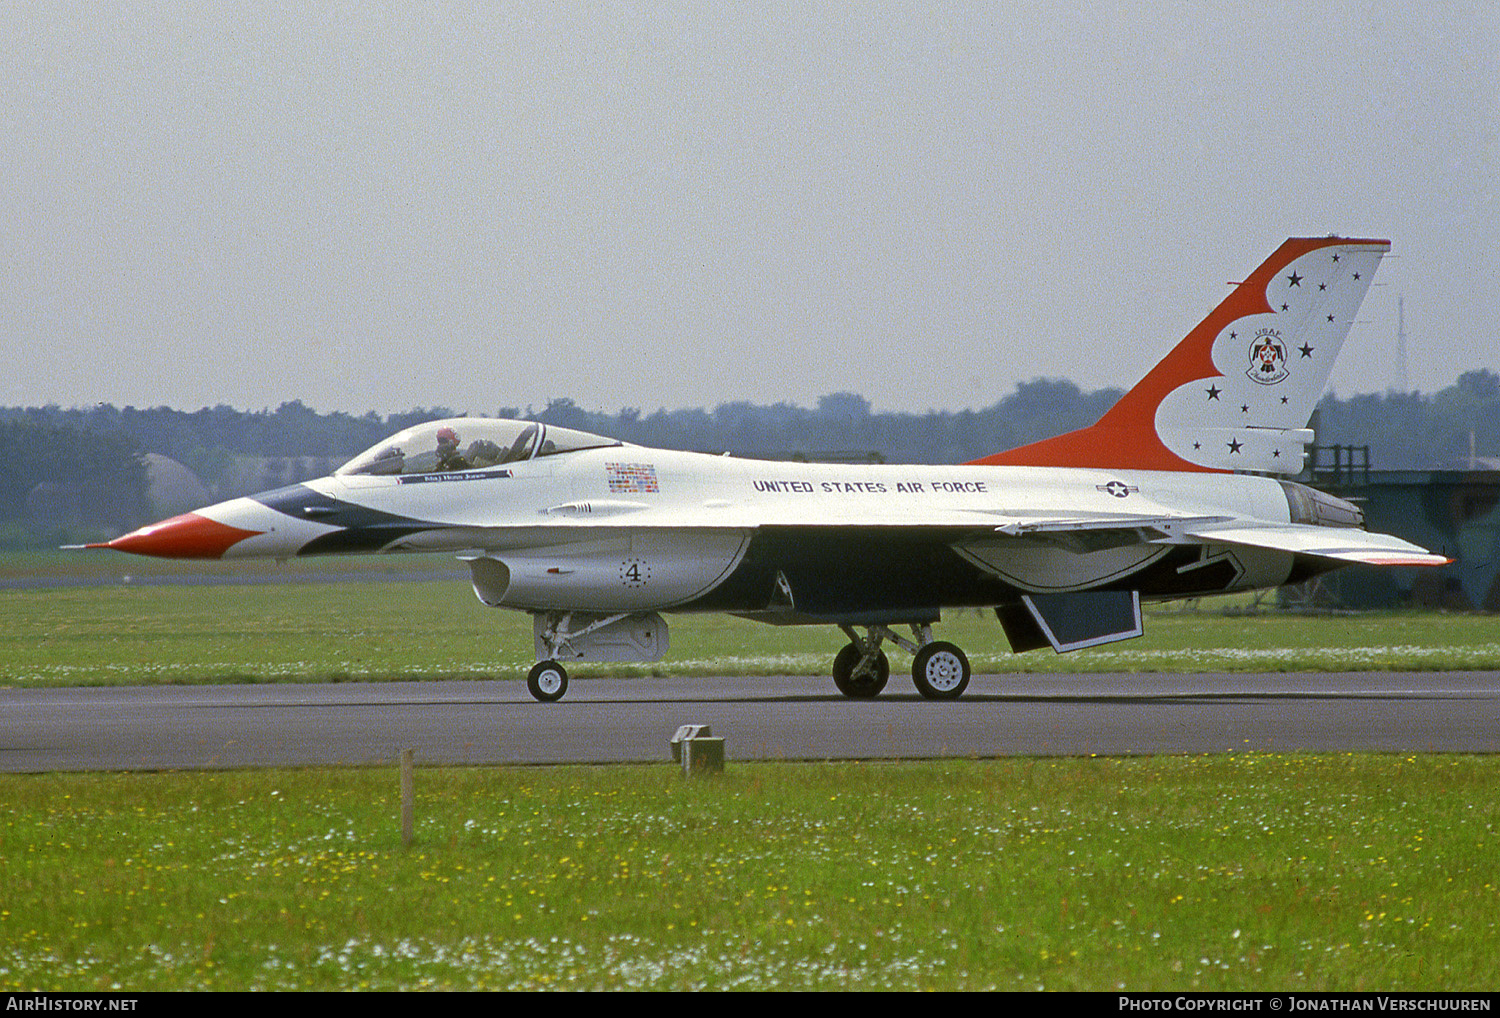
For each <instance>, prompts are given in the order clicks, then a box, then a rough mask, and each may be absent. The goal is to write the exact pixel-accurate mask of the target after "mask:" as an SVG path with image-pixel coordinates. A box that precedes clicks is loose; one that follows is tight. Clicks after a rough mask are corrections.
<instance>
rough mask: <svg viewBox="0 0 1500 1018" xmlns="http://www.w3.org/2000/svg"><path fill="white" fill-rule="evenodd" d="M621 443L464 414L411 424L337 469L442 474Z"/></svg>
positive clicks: (338, 472) (544, 426)
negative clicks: (412, 425)
mask: <svg viewBox="0 0 1500 1018" xmlns="http://www.w3.org/2000/svg"><path fill="white" fill-rule="evenodd" d="M619 444H620V443H619V442H617V441H616V440H614V439H612V438H604V437H602V436H600V435H590V434H589V433H588V432H586V431H574V430H573V429H572V428H559V427H555V426H553V425H550V424H538V423H536V422H534V421H506V420H496V419H492V418H487V417H459V418H453V419H451V420H446V421H428V422H427V423H426V424H418V425H416V426H415V427H411V428H407V429H406V430H405V431H403V432H401V433H400V434H398V435H395V436H393V437H391V438H388V439H386V440H385V441H384V442H381V443H380V444H378V445H376V446H374V447H372V448H370V449H367V450H365V451H364V452H362V453H360V454H359V455H358V456H356V457H354V458H353V459H352V460H350V461H349V462H348V463H345V464H344V465H343V466H341V467H339V468H338V470H336V471H334V473H335V474H336V475H338V476H342V477H347V476H349V475H351V474H365V475H376V476H383V475H392V476H394V475H397V474H400V475H403V476H409V475H412V474H438V473H447V472H450V471H455V470H477V469H480V468H482V467H494V466H499V465H500V464H502V463H519V462H521V461H522V460H529V459H531V458H533V457H536V456H556V455H560V454H562V453H566V452H575V451H577V450H579V449H599V448H602V447H604V446H612V445H619Z"/></svg>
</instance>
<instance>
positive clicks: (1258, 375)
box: [1245, 329, 1287, 385]
mask: <svg viewBox="0 0 1500 1018" xmlns="http://www.w3.org/2000/svg"><path fill="white" fill-rule="evenodd" d="M1245 374H1246V375H1247V376H1249V378H1250V379H1251V380H1252V381H1255V382H1259V383H1260V384H1261V385H1275V384H1276V383H1277V382H1279V381H1281V380H1282V379H1283V378H1285V377H1286V376H1287V370H1286V344H1284V343H1283V342H1282V341H1281V333H1279V332H1277V331H1276V330H1275V329H1261V330H1260V331H1259V332H1257V333H1256V334H1255V339H1254V340H1253V341H1252V342H1251V343H1250V370H1248V371H1246V372H1245Z"/></svg>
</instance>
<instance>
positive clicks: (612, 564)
mask: <svg viewBox="0 0 1500 1018" xmlns="http://www.w3.org/2000/svg"><path fill="white" fill-rule="evenodd" d="M1389 249H1390V244H1389V243H1388V242H1386V241H1383V240H1350V239H1341V238H1336V237H1323V238H1302V239H1291V240H1288V241H1287V242H1286V243H1284V244H1283V245H1281V247H1280V248H1278V249H1277V251H1276V252H1275V253H1274V254H1272V255H1271V257H1270V258H1269V259H1267V260H1266V262H1265V263H1264V264H1263V265H1261V266H1260V268H1258V269H1257V270H1255V272H1254V273H1252V274H1251V275H1250V277H1249V278H1247V279H1246V280H1245V281H1244V282H1242V283H1240V284H1239V285H1238V286H1236V288H1235V289H1234V290H1233V291H1232V292H1231V293H1230V294H1229V296H1228V297H1227V298H1226V299H1225V300H1224V302H1223V303H1222V304H1220V305H1219V306H1218V308H1216V309H1215V310H1214V311H1213V312H1212V313H1211V314H1209V316H1208V317H1207V318H1205V319H1204V320H1203V321H1202V323H1201V324H1199V325H1198V326H1197V328H1195V329H1193V331H1192V332H1190V333H1189V334H1188V335H1187V337H1186V338H1184V339H1183V340H1182V341H1181V342H1180V343H1179V344H1178V345H1177V346H1176V347H1175V348H1174V349H1173V350H1172V351H1171V352H1170V353H1169V354H1167V356H1166V357H1165V358H1164V359H1163V360H1162V361H1161V362H1160V363H1159V364H1157V365H1156V366H1155V368H1153V369H1152V370H1151V372H1150V373H1149V374H1147V375H1146V377H1145V378H1144V379H1142V380H1141V381H1140V382H1139V383H1138V384H1137V385H1136V386H1135V388H1133V389H1131V390H1130V391H1129V392H1128V393H1126V394H1125V396H1124V397H1122V398H1121V399H1120V401H1119V403H1117V404H1116V405H1115V406H1114V407H1113V408H1112V409H1111V410H1110V411H1109V412H1108V413H1107V414H1105V415H1104V417H1103V418H1101V419H1100V420H1099V422H1098V423H1097V424H1095V425H1093V426H1092V427H1088V428H1084V429H1082V430H1079V431H1074V432H1070V433H1068V434H1065V435H1062V436H1059V437H1057V438H1053V439H1049V440H1047V441H1042V442H1037V443H1035V444H1032V445H1028V446H1024V447H1022V448H1018V449H1012V450H1011V451H1009V452H1002V453H998V454H996V455H993V456H987V457H985V458H983V459H979V460H975V461H973V462H970V463H965V464H961V465H953V466H914V465H905V466H903V465H886V464H882V465H858V466H850V465H828V464H810V463H783V462H768V461H763V460H755V459H736V458H733V457H731V456H712V455H705V454H702V453H690V452H676V451H668V450H662V449H650V448H645V447H641V446H634V445H628V444H626V443H623V442H618V441H615V440H613V439H610V438H606V437H603V436H600V435H591V434H584V433H582V432H579V431H573V430H569V429H567V428H559V427H553V426H551V425H545V424H540V423H533V422H528V421H509V420H494V419H483V418H464V419H456V420H444V421H434V422H431V423H429V424H423V425H419V426H417V427H414V428H409V429H407V430H406V431H403V432H401V433H400V434H398V435H396V436H394V437H393V438H391V439H389V440H387V441H385V442H381V443H380V444H379V445H377V446H375V447H374V448H372V449H370V450H369V451H368V452H365V453H363V454H361V455H359V456H356V457H355V458H354V459H352V460H350V461H349V462H348V463H346V464H345V465H344V466H343V467H341V468H340V469H339V470H337V471H335V472H334V474H333V475H332V476H330V477H324V478H322V479H320V480H315V481H309V482H307V483H305V484H295V485H292V486H291V487H286V488H280V489H278V490H275V491H271V492H267V493H265V494H262V495H256V496H254V497H253V498H237V499H233V500H231V501H227V502H221V503H219V504H217V505H212V506H209V507H208V508H206V509H200V510H198V511H197V512H192V513H187V514H186V515H182V516H177V517H174V518H172V519H169V520H166V521H164V522H161V523H156V524H153V525H151V526H147V527H143V528H142V529H140V530H136V531H134V532H132V533H129V534H125V535H124V536H122V537H117V538H115V539H114V540H112V541H109V542H108V543H105V544H98V545H90V546H89V547H103V548H114V549H118V550H120V551H126V552H134V553H137V554H142V555H157V556H163V557H167V558H209V559H236V558H276V559H284V558H288V557H292V556H302V555H341V554H359V553H380V554H390V553H396V552H443V553H447V554H452V555H455V556H457V557H458V558H459V559H461V560H463V561H465V562H467V563H468V565H469V568H470V570H471V571H472V574H473V583H474V592H475V594H477V595H478V597H479V600H480V601H481V602H483V603H484V604H486V605H490V606H495V607H505V608H513V609H518V610H521V611H525V612H529V613H531V615H532V616H533V619H534V631H535V644H536V657H537V662H538V663H537V664H536V666H535V667H534V668H533V669H532V670H531V674H530V676H529V677H528V685H529V687H530V690H531V692H532V694H533V695H534V696H535V697H536V698H537V699H538V700H556V699H558V698H559V697H561V696H562V695H563V694H564V693H565V692H566V691H567V688H568V675H567V671H566V669H565V664H564V663H565V662H569V661H578V660H596V661H655V660H659V659H660V658H661V657H662V656H663V655H664V654H665V653H666V651H667V624H666V622H665V621H664V620H663V618H662V613H673V612H729V613H732V614H735V615H741V616H744V617H746V618H751V619H756V620H759V621H762V622H769V623H774V624H782V625H803V624H828V625H835V626H838V627H839V628H840V629H842V630H843V632H844V633H845V634H847V636H848V637H849V643H848V645H847V646H845V647H844V648H843V650H841V651H840V652H839V654H838V656H837V657H836V658H835V659H834V662H833V679H834V682H835V684H836V685H837V686H838V689H839V690H840V691H841V692H842V693H844V694H845V695H846V696H850V697H870V696H874V695H876V694H878V693H879V692H880V691H881V689H882V688H883V687H884V686H885V684H886V680H887V677H888V676H889V673H890V663H889V661H888V659H887V657H886V654H885V652H884V651H883V650H882V649H881V644H882V643H883V642H884V641H890V642H891V643H892V644H895V645H898V646H900V647H902V648H903V649H905V650H906V651H909V652H910V653H912V654H913V655H914V660H913V664H912V678H913V680H914V681H915V683H916V687H917V689H918V690H919V691H920V692H921V694H922V695H923V696H925V697H929V698H933V699H954V698H957V697H958V696H960V695H961V694H962V693H963V692H964V689H965V687H966V686H967V685H968V683H969V661H968V659H967V658H966V657H965V656H964V653H963V651H962V650H960V649H959V648H958V647H956V646H954V645H953V644H951V643H947V642H943V641H935V640H934V639H933V635H932V634H933V630H932V627H933V625H934V624H936V623H937V622H939V620H940V618H941V616H942V611H943V609H945V608H960V607H974V606H981V607H987V608H993V609H994V611H995V614H996V616H997V617H998V619H999V622H1000V626H1001V628H1002V629H1003V631H1004V633H1005V636H1006V638H1007V639H1008V640H1009V642H1010V645H1011V647H1012V649H1013V650H1015V651H1017V652H1020V651H1027V650H1033V649H1038V648H1042V647H1047V646H1051V647H1052V648H1054V649H1055V650H1056V651H1059V652H1062V651H1069V650H1074V649H1077V648H1080V647H1090V646H1094V645H1097V644H1102V643H1108V642H1110V641H1114V640H1122V639H1126V638H1129V637H1133V636H1139V635H1140V634H1141V631H1142V628H1141V602H1142V600H1166V599H1170V598H1183V597H1197V596H1200V595H1205V594H1219V593H1223V592H1226V591H1239V590H1250V589H1253V588H1263V587H1274V586H1278V585H1280V584H1285V583H1297V582H1299V581H1301V580H1304V579H1307V578H1308V577H1310V576H1313V575H1315V574H1318V573H1321V572H1324V571H1325V570H1328V569H1332V568H1335V567H1338V566H1340V565H1344V564H1346V563H1350V562H1361V563H1368V564H1373V565H1389V566H1411V565H1441V564H1443V563H1445V562H1447V561H1448V560H1447V559H1445V558H1444V557H1443V556H1441V555H1433V554H1430V553H1428V552H1427V551H1425V550H1423V549H1422V548H1419V547H1417V546H1415V545H1413V544H1409V543H1407V542H1406V541H1403V540H1400V539H1398V538H1395V537H1391V536H1386V535H1382V534H1372V533H1368V532H1367V531H1365V530H1364V529H1363V526H1362V523H1363V520H1362V514H1361V512H1360V510H1359V509H1358V508H1357V507H1356V506H1354V505H1351V504H1350V503H1349V502H1346V501H1344V500H1342V499H1339V498H1334V497H1332V496H1330V495H1327V494H1324V493H1322V492H1319V491H1315V490H1313V489H1311V488H1308V487H1306V486H1305V485H1302V484H1299V483H1295V482H1292V481H1289V480H1284V479H1279V478H1277V477H1275V476H1268V475H1278V474H1279V475H1295V474H1297V473H1298V472H1300V471H1301V469H1302V466H1303V461H1304V457H1305V452H1306V447H1307V445H1308V444H1309V443H1310V442H1311V441H1312V439H1313V435H1312V432H1310V431H1308V430H1306V425H1307V422H1308V420H1309V417H1310V416H1311V413H1312V410H1313V407H1314V404H1315V402H1316V401H1317V399H1318V398H1319V396H1320V395H1321V394H1322V392H1323V389H1324V386H1325V384H1326V382H1327V379H1328V375H1329V371H1330V369H1331V367H1332V365H1333V361H1334V357H1335V356H1336V355H1337V353H1338V351H1339V347H1340V346H1341V345H1342V343H1343V341H1344V337H1345V336H1346V335H1347V334H1348V331H1349V326H1350V323H1351V322H1352V321H1353V320H1354V315H1355V312H1356V311H1357V310H1358V308H1359V306H1360V303H1361V302H1362V301H1363V299H1364V296H1365V292H1366V290H1367V289H1368V288H1369V286H1370V282H1371V278H1372V277H1373V276H1374V274H1375V270H1376V267H1377V266H1378V265H1379V263H1380V259H1381V257H1382V256H1383V255H1384V254H1385V253H1386V252H1387V251H1388V250H1389ZM898 627H909V629H910V633H911V637H910V638H909V639H908V638H906V637H905V636H902V635H901V634H900V633H898V632H897V628H898Z"/></svg>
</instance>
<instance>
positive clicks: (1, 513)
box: [0, 369, 1500, 528]
mask: <svg viewBox="0 0 1500 1018" xmlns="http://www.w3.org/2000/svg"><path fill="white" fill-rule="evenodd" d="M1120 396H1121V391H1120V390H1118V389H1101V390H1097V391H1094V392H1087V393H1086V392H1083V391H1082V390H1080V389H1079V388H1078V387H1077V386H1076V385H1074V384H1073V383H1072V382H1068V381H1063V380H1056V379H1037V380H1034V381H1030V382H1023V383H1021V384H1019V385H1018V386H1016V389H1015V391H1014V392H1013V393H1011V394H1010V395H1008V396H1006V397H1004V398H1003V399H1001V400H999V401H998V402H997V403H995V404H993V405H992V406H990V407H987V408H985V409H982V410H958V411H937V410H934V411H929V412H927V413H922V414H917V413H904V412H891V411H875V410H874V409H873V408H872V406H871V404H870V402H869V400H868V399H866V398H865V397H863V396H860V395H857V394H854V393H848V392H842V393H833V394H831V395H827V396H824V397H823V398H821V399H820V400H819V401H818V405H817V406H816V407H813V408H806V407H800V406H794V405H792V404H789V403H777V404H775V405H772V406H764V405H756V404H752V403H748V402H736V403H724V404H720V405H719V406H718V407H715V408H714V409H712V410H707V409H686V410H666V409H660V410H656V411H654V412H651V413H644V412H642V411H641V410H640V409H638V408H624V409H621V410H618V411H615V412H612V413H606V412H600V411H592V410H587V409H585V408H583V407H580V406H578V405H577V404H576V403H574V402H573V401H572V400H568V399H560V400H554V401H552V402H550V403H548V405H547V406H546V407H544V408H542V409H540V410H537V409H535V408H532V407H527V408H525V409H522V408H519V407H499V408H497V409H496V410H495V411H493V412H492V413H488V414H486V416H494V417H511V418H524V419H530V420H537V421H541V422H543V423H547V424H555V425H559V426H562V427H569V428H577V429H579V430H583V431H591V432H596V433H598V434H602V435H607V436H609V437H612V438H618V439H621V440H623V441H626V442H633V443H637V444H640V445H647V446H656V447H661V448H669V449H688V450H696V451H702V452H716V453H717V452H730V453H733V454H735V455H738V456H759V457H767V458H783V459H791V458H806V459H830V458H844V459H867V460H876V461H879V460H883V461H886V462H911V463H956V462H963V461H965V460H970V459H976V458H978V457H980V456H984V455H987V454H989V453H993V452H997V451H1000V450H1003V449H1009V448H1013V447H1015V446H1018V445H1024V444H1026V443H1028V442H1034V441H1038V440H1040V439H1043V438H1050V437H1051V436H1053V435H1057V434H1061V433H1062V432H1065V431H1070V430H1073V429H1076V428H1082V427H1087V426H1088V425H1090V424H1092V423H1094V422H1095V421H1097V420H1098V419H1099V417H1100V416H1101V415H1102V414H1103V413H1104V412H1105V411H1106V410H1108V409H1109V407H1111V406H1113V405H1114V403H1115V401H1116V400H1118V399H1119V397H1120ZM456 416H461V414H460V413H458V412H456V411H454V410H452V409H449V408H447V407H427V408H415V409H412V410H409V411H406V412H404V413H397V414H387V415H380V414H377V413H373V412H372V413H367V414H364V415H361V416H355V415H352V414H348V413H343V412H339V411H335V412H332V413H319V412H317V411H315V410H313V409H311V408H309V407H307V406H305V405H304V404H303V403H301V402H300V401H297V400H292V401H289V402H286V403H283V404H281V405H280V406H279V407H277V408H276V409H275V410H269V409H265V410H259V411H250V410H238V409H235V408H233V407H229V406H223V405H220V406H215V407H205V408H203V409H201V410H195V411H183V410H173V409H170V408H167V407H154V408H150V409H144V410H142V409H137V408H135V407H124V408H117V407H113V406H109V405H104V404H101V405H98V406H95V407H90V408H71V409H68V408H62V407H59V406H55V405H53V406H44V407H24V408H22V407H13V408H0V520H5V521H16V520H23V519H26V518H27V515H28V499H30V501H31V510H32V512H33V515H34V511H35V510H36V508H37V505H38V497H39V496H38V486H39V485H42V486H47V485H50V486H51V487H50V488H45V487H44V488H43V489H42V492H43V494H42V496H41V502H42V504H43V505H42V507H43V508H44V509H45V504H46V500H47V496H48V494H49V493H50V494H51V495H54V496H56V497H57V498H59V499H62V501H63V503H66V504H72V503H68V499H70V498H75V497H76V499H77V501H78V503H79V505H81V506H83V507H84V508H81V509H78V510H77V511H74V512H73V513H72V515H71V516H70V518H69V520H68V521H67V522H69V523H75V524H78V525H82V526H85V527H87V526H99V527H107V528H119V527H124V526H132V525H135V524H138V523H140V522H143V521H145V520H146V519H148V518H149V517H150V516H151V514H152V511H153V507H152V506H151V505H150V503H149V498H148V496H147V470H146V466H145V463H144V459H143V457H144V455H145V454H146V453H159V454H161V455H164V456H168V457H170V458H172V459H174V460H177V461H178V462H180V463H182V464H183V465H184V466H186V467H188V468H189V469H190V470H192V471H193V472H194V473H195V474H196V475H197V476H198V477H199V478H201V479H202V480H203V481H204V483H205V484H206V485H208V487H209V488H210V489H211V490H214V489H215V485H216V483H217V482H218V481H219V480H220V479H221V478H222V477H224V476H225V474H226V472H227V471H228V470H229V469H230V468H231V466H232V465H233V464H234V463H235V462H236V461H237V460H241V459H243V458H246V457H272V458H274V457H322V458H325V459H328V460H330V461H339V460H343V459H345V458H348V457H351V456H353V455H355V454H356V453H358V452H361V451H362V450H364V449H367V448H369V447H370V446H372V445H374V444H376V443H377V442H379V441H380V440H382V439H383V438H386V437H387V436H389V435H391V434H393V433H395V432H397V431H399V430H401V429H402V428H406V427H409V426H411V425H413V424H418V423H422V422H424V421H430V420H437V419H439V418H443V417H456ZM1318 418H1319V420H1318V429H1319V430H1318V441H1319V443H1320V444H1324V445H1331V444H1338V445H1355V446H1368V447H1369V448H1370V463H1371V466H1372V467H1373V468H1375V469H1410V470H1417V469H1437V468H1444V467H1453V466H1457V465H1460V464H1461V463H1462V462H1463V461H1464V460H1465V459H1466V458H1467V457H1468V455H1469V450H1470V448H1471V435H1472V446H1473V448H1474V449H1475V451H1476V452H1477V454H1478V455H1480V456H1490V457H1494V456H1500V375H1496V374H1495V372H1493V371H1489V370H1487V369H1481V370H1477V371H1470V372H1466V373H1465V374H1463V375H1462V376H1460V377H1459V379H1458V380H1457V381H1456V382H1455V383H1454V384H1453V385H1451V386H1449V387H1448V388H1446V389H1443V390H1441V391H1440V392H1437V393H1435V394H1432V395H1426V394H1422V393H1416V392H1412V393H1386V394H1382V395H1359V396H1352V397H1350V398H1348V399H1340V398H1338V397H1337V396H1335V395H1332V394H1330V395H1328V396H1325V397H1324V399H1323V400H1322V401H1321V402H1320V404H1319V407H1318ZM70 493H76V494H70Z"/></svg>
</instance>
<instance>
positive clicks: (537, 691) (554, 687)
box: [526, 661, 568, 703]
mask: <svg viewBox="0 0 1500 1018" xmlns="http://www.w3.org/2000/svg"><path fill="white" fill-rule="evenodd" d="M526 688H527V689H529V690H531V695H532V696H534V697H536V698H537V699H538V700H540V701H542V702H543V703H551V702H552V701H554V700H561V699H562V696H563V694H564V693H566V692H567V691H568V671H567V669H566V668H564V667H563V666H562V665H560V664H558V663H557V662H556V661H538V662H537V663H536V664H535V665H532V667H531V671H530V672H529V673H528V674H527V676H526Z"/></svg>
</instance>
